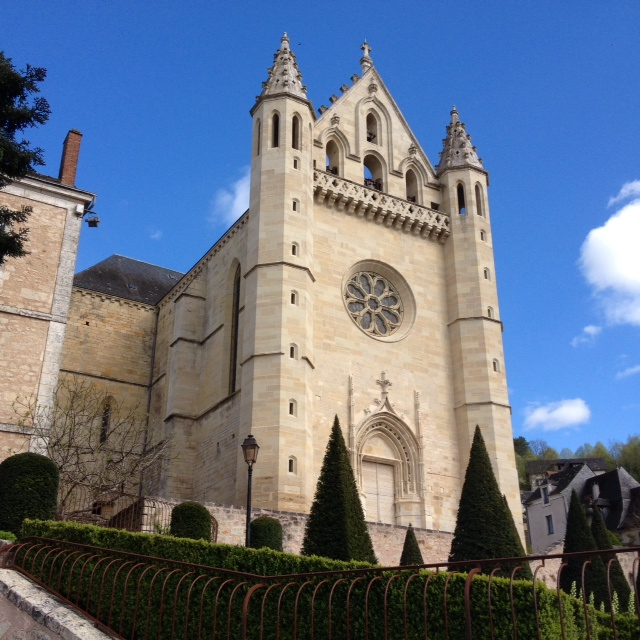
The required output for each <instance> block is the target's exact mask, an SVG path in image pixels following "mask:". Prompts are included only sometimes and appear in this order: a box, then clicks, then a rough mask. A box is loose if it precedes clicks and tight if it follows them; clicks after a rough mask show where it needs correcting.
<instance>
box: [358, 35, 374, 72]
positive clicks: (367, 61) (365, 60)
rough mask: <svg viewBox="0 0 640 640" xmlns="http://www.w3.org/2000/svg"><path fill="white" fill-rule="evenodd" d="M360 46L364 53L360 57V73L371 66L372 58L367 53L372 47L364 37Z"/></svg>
mask: <svg viewBox="0 0 640 640" xmlns="http://www.w3.org/2000/svg"><path fill="white" fill-rule="evenodd" d="M360 48H361V49H362V50H363V51H364V55H363V56H362V58H360V66H361V67H362V73H363V74H365V73H366V72H367V71H369V69H371V67H373V60H372V59H371V56H370V55H369V54H370V53H371V51H372V49H371V45H370V44H369V43H368V42H367V39H366V38H365V40H364V44H363V45H362V46H361V47H360Z"/></svg>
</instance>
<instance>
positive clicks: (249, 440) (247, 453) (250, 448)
mask: <svg viewBox="0 0 640 640" xmlns="http://www.w3.org/2000/svg"><path fill="white" fill-rule="evenodd" d="M259 449H260V447H259V446H258V443H257V442H256V439H255V438H254V437H253V436H252V435H251V434H249V435H248V436H247V437H246V438H245V439H244V442H243V443H242V455H243V456H244V461H245V462H246V463H247V467H248V474H249V484H248V486H247V531H246V539H245V547H250V546H251V477H252V476H253V465H254V464H255V462H256V460H257V459H258V450H259Z"/></svg>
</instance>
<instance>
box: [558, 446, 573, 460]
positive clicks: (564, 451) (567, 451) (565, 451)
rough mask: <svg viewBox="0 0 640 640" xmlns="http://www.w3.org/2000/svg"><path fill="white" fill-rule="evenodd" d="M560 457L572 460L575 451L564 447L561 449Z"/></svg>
mask: <svg viewBox="0 0 640 640" xmlns="http://www.w3.org/2000/svg"><path fill="white" fill-rule="evenodd" d="M560 459H561V460H572V459H573V451H571V449H569V447H564V448H563V449H561V450H560Z"/></svg>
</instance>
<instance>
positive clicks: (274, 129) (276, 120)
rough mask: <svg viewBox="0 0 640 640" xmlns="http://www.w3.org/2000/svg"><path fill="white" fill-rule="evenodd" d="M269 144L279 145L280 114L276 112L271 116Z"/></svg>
mask: <svg viewBox="0 0 640 640" xmlns="http://www.w3.org/2000/svg"><path fill="white" fill-rule="evenodd" d="M271 146H272V147H279V146H280V116H279V115H278V114H277V113H274V114H273V118H271Z"/></svg>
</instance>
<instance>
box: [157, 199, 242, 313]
mask: <svg viewBox="0 0 640 640" xmlns="http://www.w3.org/2000/svg"><path fill="white" fill-rule="evenodd" d="M248 220H249V210H248V209H247V211H245V212H244V213H243V214H242V215H241V216H240V217H239V218H238V219H237V220H236V221H235V222H234V223H233V226H232V227H231V228H230V229H228V230H227V232H226V233H225V234H224V235H223V236H222V237H221V238H220V239H219V240H218V242H216V243H215V244H214V245H213V247H211V249H209V251H207V253H205V254H204V256H203V257H202V258H200V260H199V261H198V262H197V263H196V264H195V265H194V266H193V267H192V268H191V270H190V271H189V272H188V273H186V274H185V275H184V276H183V277H182V279H181V280H180V282H178V283H177V284H176V286H175V287H173V289H171V291H169V292H168V293H167V295H165V297H164V298H162V300H160V302H158V307H163V306H164V305H165V304H167V303H168V302H171V301H172V300H175V298H176V297H177V296H178V295H180V294H181V293H182V292H183V291H184V290H185V289H187V287H188V286H189V285H190V284H191V283H192V282H193V281H194V280H195V279H196V278H197V277H198V276H199V275H200V273H201V272H202V270H203V269H204V267H205V266H206V265H207V264H208V263H209V261H210V260H211V259H212V258H213V256H215V255H216V253H218V251H220V249H222V247H224V246H225V245H226V244H227V242H228V241H229V240H231V238H233V236H234V235H235V234H236V233H237V232H238V231H239V230H240V229H242V227H244V225H245V224H246V223H247V221H248Z"/></svg>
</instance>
